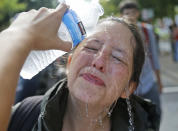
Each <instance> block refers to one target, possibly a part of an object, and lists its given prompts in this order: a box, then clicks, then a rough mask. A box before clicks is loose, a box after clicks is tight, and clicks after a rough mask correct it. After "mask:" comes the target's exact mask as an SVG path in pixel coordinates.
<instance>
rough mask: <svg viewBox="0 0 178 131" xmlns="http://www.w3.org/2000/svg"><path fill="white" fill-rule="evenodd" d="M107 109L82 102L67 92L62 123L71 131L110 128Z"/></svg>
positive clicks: (96, 130) (95, 130)
mask: <svg viewBox="0 0 178 131" xmlns="http://www.w3.org/2000/svg"><path fill="white" fill-rule="evenodd" d="M108 110H109V109H108V108H103V107H101V106H96V105H95V106H94V105H91V104H87V103H82V102H81V101H78V100H76V99H75V98H73V97H72V96H71V95H70V94H69V98H68V104H67V111H66V114H65V118H64V125H66V127H67V128H68V130H72V131H83V130H85V131H98V130H102V131H105V130H110V119H109V117H108V116H107V112H108ZM65 123H66V124H65ZM69 128H70V129H69Z"/></svg>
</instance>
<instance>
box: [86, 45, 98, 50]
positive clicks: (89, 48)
mask: <svg viewBox="0 0 178 131" xmlns="http://www.w3.org/2000/svg"><path fill="white" fill-rule="evenodd" d="M85 48H86V49H88V50H91V51H98V49H96V48H93V47H87V46H86V47H85Z"/></svg>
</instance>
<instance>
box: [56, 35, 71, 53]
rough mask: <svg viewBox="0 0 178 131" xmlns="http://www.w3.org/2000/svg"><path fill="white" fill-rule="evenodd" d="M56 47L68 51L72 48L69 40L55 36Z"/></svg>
mask: <svg viewBox="0 0 178 131" xmlns="http://www.w3.org/2000/svg"><path fill="white" fill-rule="evenodd" d="M55 45H56V47H55V48H56V49H59V50H63V51H66V52H69V51H70V50H71V48H72V43H71V42H70V41H63V40H61V39H60V38H59V37H58V36H57V37H56V44H55Z"/></svg>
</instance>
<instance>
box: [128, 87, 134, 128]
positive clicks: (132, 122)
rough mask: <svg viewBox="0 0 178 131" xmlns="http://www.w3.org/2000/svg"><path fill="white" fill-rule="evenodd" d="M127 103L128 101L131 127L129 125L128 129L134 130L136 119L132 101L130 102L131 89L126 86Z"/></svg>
mask: <svg viewBox="0 0 178 131" xmlns="http://www.w3.org/2000/svg"><path fill="white" fill-rule="evenodd" d="M126 96H127V98H126V103H127V111H128V114H129V124H130V125H129V127H128V130H129V131H134V129H135V128H134V120H133V113H132V106H131V103H130V99H129V90H128V88H126Z"/></svg>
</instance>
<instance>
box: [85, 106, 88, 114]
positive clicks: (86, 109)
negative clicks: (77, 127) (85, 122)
mask: <svg viewBox="0 0 178 131" xmlns="http://www.w3.org/2000/svg"><path fill="white" fill-rule="evenodd" d="M85 111H86V117H88V103H86V104H85Z"/></svg>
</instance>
